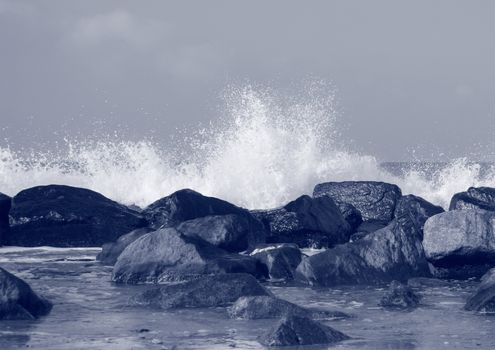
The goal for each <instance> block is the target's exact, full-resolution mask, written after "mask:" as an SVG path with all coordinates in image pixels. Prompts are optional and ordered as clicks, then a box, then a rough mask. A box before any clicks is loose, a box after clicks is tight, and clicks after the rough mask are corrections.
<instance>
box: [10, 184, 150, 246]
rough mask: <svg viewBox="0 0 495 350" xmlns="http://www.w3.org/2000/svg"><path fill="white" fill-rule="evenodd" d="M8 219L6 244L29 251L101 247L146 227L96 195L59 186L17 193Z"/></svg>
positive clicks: (125, 210) (121, 207)
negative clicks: (51, 248)
mask: <svg viewBox="0 0 495 350" xmlns="http://www.w3.org/2000/svg"><path fill="white" fill-rule="evenodd" d="M10 215H11V217H12V221H11V229H10V233H9V234H8V235H7V236H6V238H5V242H6V244H9V245H18V246H29V247H33V246H43V245H48V246H55V247H94V246H101V245H102V244H103V243H106V242H111V241H115V240H117V238H118V237H120V236H121V235H122V234H125V233H127V232H129V231H132V230H134V229H136V228H139V227H143V226H145V225H146V221H145V220H144V219H143V217H142V216H141V215H140V214H139V213H137V212H135V211H133V210H131V209H129V208H127V207H126V206H124V205H121V204H118V203H116V202H114V201H112V200H110V199H108V198H106V197H104V196H103V195H101V194H99V193H97V192H94V191H90V190H87V189H83V188H76V187H70V186H61V185H49V186H38V187H33V188H30V189H27V190H24V191H21V192H20V193H18V194H17V195H16V196H15V197H14V198H13V200H12V209H11V210H10Z"/></svg>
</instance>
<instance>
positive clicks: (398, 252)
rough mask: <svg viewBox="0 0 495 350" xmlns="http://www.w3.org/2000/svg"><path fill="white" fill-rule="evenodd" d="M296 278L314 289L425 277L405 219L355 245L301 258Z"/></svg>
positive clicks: (416, 237)
mask: <svg viewBox="0 0 495 350" xmlns="http://www.w3.org/2000/svg"><path fill="white" fill-rule="evenodd" d="M296 274H297V276H298V278H300V279H302V280H303V281H306V282H309V283H310V284H314V285H322V286H334V285H339V284H376V283H379V282H388V281H392V280H394V279H395V280H406V279H408V278H411V277H422V276H429V275H430V272H429V268H428V263H427V261H426V258H425V255H424V252H423V247H422V245H421V233H420V232H419V230H418V228H417V227H416V226H415V225H414V223H413V222H411V220H410V219H409V218H408V216H403V217H399V218H396V219H394V220H393V221H392V222H391V223H390V224H389V225H388V226H387V227H384V228H382V229H380V230H378V231H375V232H373V233H370V234H369V235H367V236H366V237H364V238H362V239H360V240H358V241H356V242H350V243H347V244H343V245H340V246H337V247H335V248H333V249H329V250H327V251H325V252H322V253H319V254H316V255H313V256H310V257H308V258H304V259H303V261H302V262H301V264H300V265H299V266H298V268H297V270H296Z"/></svg>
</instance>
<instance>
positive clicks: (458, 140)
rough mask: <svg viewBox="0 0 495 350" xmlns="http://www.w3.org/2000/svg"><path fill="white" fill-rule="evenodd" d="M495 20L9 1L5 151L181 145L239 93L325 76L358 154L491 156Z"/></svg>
mask: <svg viewBox="0 0 495 350" xmlns="http://www.w3.org/2000/svg"><path fill="white" fill-rule="evenodd" d="M494 15H495V2H494V1H490V0H486V1H481V0H476V1H455V0H448V1H443V0H437V1H422V0H421V1H398V0H390V1H382V0H378V1H377V0H375V1H368V0H362V1H354V0H342V1H332V0H329V1H304V2H303V1H289V0H283V1H276V0H273V1H232V0H230V1H216V0H211V1H188V0H186V1H184V0H181V1H152V0H148V1H122V0H118V1H117V0H84V1H66V0H46V1H24V0H0V139H1V141H0V145H4V146H5V145H6V144H7V145H9V146H10V147H13V148H22V147H51V145H53V144H55V143H57V142H59V141H60V140H61V139H63V138H64V137H69V138H70V137H79V138H84V137H93V136H94V135H98V134H102V133H112V132H114V131H116V132H118V133H119V134H120V135H121V136H122V137H124V138H128V139H133V140H139V139H142V138H146V137H154V138H155V139H157V140H160V139H166V138H167V137H169V136H170V135H171V134H174V133H175V132H176V130H177V129H178V128H179V129H181V128H183V127H194V126H195V125H197V124H198V123H207V122H209V121H210V120H215V119H216V118H218V115H219V109H221V107H219V106H221V104H222V101H221V96H222V92H223V91H224V90H225V89H226V87H227V86H230V85H243V84H255V85H261V86H268V87H270V88H271V89H274V90H280V91H285V90H286V89H287V87H288V86H291V85H294V84H298V82H301V81H305V80H308V79H318V80H322V81H325V82H328V83H329V84H332V86H334V87H335V89H336V91H337V98H338V101H339V110H340V114H339V120H340V123H341V127H342V137H343V138H344V139H346V140H351V141H352V143H353V145H354V147H356V149H358V150H361V151H364V152H366V153H367V154H372V155H375V156H376V157H378V158H379V159H381V160H383V161H397V160H408V159H410V158H411V157H412V156H414V157H418V158H421V159H427V158H436V157H461V156H470V157H474V158H478V159H481V160H484V159H485V158H489V156H491V155H492V149H494V147H493V146H495V144H494V141H493V140H494V136H495V87H494V81H495V40H494V39H493V34H494V33H495V21H494V20H493V17H494ZM40 145H43V146H40Z"/></svg>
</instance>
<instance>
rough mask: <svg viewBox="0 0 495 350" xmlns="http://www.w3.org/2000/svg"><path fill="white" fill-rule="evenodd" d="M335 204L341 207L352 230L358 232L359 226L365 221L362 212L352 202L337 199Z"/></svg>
mask: <svg viewBox="0 0 495 350" xmlns="http://www.w3.org/2000/svg"><path fill="white" fill-rule="evenodd" d="M335 204H337V206H338V207H339V209H340V212H341V213H342V216H343V217H344V220H345V221H347V223H348V224H349V226H350V228H351V232H356V230H357V228H358V227H359V226H360V225H361V224H362V223H363V217H362V216H361V212H360V211H359V210H357V209H356V207H355V206H353V205H352V204H350V203H345V202H337V201H335Z"/></svg>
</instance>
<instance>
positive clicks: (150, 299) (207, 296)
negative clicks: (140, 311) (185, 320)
mask: <svg viewBox="0 0 495 350" xmlns="http://www.w3.org/2000/svg"><path fill="white" fill-rule="evenodd" d="M258 295H264V296H269V295H271V293H270V292H269V291H267V290H266V289H265V288H264V287H263V286H262V285H261V284H259V282H258V281H257V280H256V279H255V278H254V277H253V276H251V275H248V274H243V273H234V274H228V275H227V274H221V275H208V276H201V277H199V278H197V279H194V280H191V281H187V282H183V283H176V284H168V285H163V286H160V287H154V288H151V289H148V290H146V291H145V292H143V293H140V294H138V295H136V296H135V297H133V298H132V299H131V303H132V304H135V305H144V306H151V307H158V308H161V309H176V308H201V307H216V306H227V305H229V304H231V303H233V302H235V301H236V300H237V299H239V298H240V297H244V296H258Z"/></svg>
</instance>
